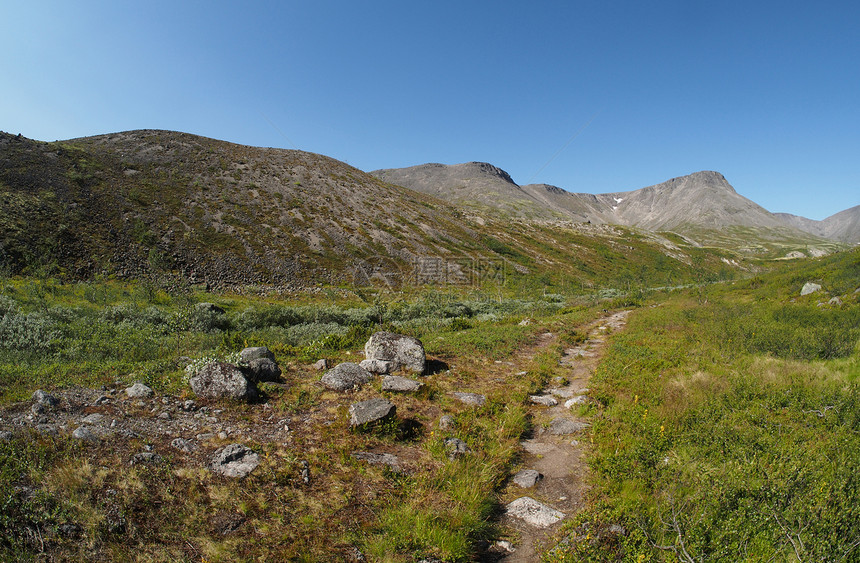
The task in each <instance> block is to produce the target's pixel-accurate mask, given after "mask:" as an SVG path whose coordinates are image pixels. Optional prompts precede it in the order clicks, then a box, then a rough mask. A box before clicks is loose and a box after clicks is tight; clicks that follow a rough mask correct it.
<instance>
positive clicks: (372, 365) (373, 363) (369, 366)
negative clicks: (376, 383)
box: [358, 360, 394, 375]
mask: <svg viewBox="0 0 860 563" xmlns="http://www.w3.org/2000/svg"><path fill="white" fill-rule="evenodd" d="M358 365H360V366H361V367H363V368H364V369H366V370H367V371H369V372H370V373H375V374H376V375H382V374H386V373H391V371H392V370H393V369H394V362H388V361H385V360H361V361H360V362H358Z"/></svg>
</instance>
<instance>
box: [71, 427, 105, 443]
mask: <svg viewBox="0 0 860 563" xmlns="http://www.w3.org/2000/svg"><path fill="white" fill-rule="evenodd" d="M72 437H73V438H77V439H78V440H83V441H85V442H97V441H98V439H99V437H98V436H97V435H96V434H95V432H93V431H92V430H90V429H89V428H87V427H86V426H79V427H77V428H76V429H75V431H74V432H72Z"/></svg>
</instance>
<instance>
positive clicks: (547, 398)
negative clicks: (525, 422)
mask: <svg viewBox="0 0 860 563" xmlns="http://www.w3.org/2000/svg"><path fill="white" fill-rule="evenodd" d="M529 401H531V402H532V403H534V404H536V405H543V406H545V407H554V406H556V405H557V404H558V401H557V400H556V398H555V397H553V396H552V395H531V396H530V397H529Z"/></svg>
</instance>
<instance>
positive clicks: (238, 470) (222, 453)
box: [211, 444, 260, 478]
mask: <svg viewBox="0 0 860 563" xmlns="http://www.w3.org/2000/svg"><path fill="white" fill-rule="evenodd" d="M258 465H260V456H259V455H258V454H257V453H255V452H254V451H252V450H250V449H248V448H247V447H245V446H244V445H242V444H230V445H229V446H224V447H223V448H220V449H219V450H218V451H216V452H215V455H214V456H212V464H211V467H212V471H214V472H215V473H219V474H221V475H224V476H225V477H237V478H241V477H246V476H247V475H248V474H250V473H251V472H252V471H253V470H254V469H256V468H257V466H258Z"/></svg>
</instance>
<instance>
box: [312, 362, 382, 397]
mask: <svg viewBox="0 0 860 563" xmlns="http://www.w3.org/2000/svg"><path fill="white" fill-rule="evenodd" d="M372 379H373V375H372V374H371V373H370V372H369V371H367V370H366V369H364V368H363V367H361V366H360V365H358V364H356V363H353V362H344V363H342V364H338V365H336V366H335V367H334V368H332V369H330V370H328V371H327V372H325V375H323V376H322V379H321V380H320V381H321V382H322V384H323V385H325V386H326V387H328V388H329V389H333V390H335V391H348V390H350V389H360V388H361V386H362V385H364V384H365V383H367V382H369V381H370V380H372Z"/></svg>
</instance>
